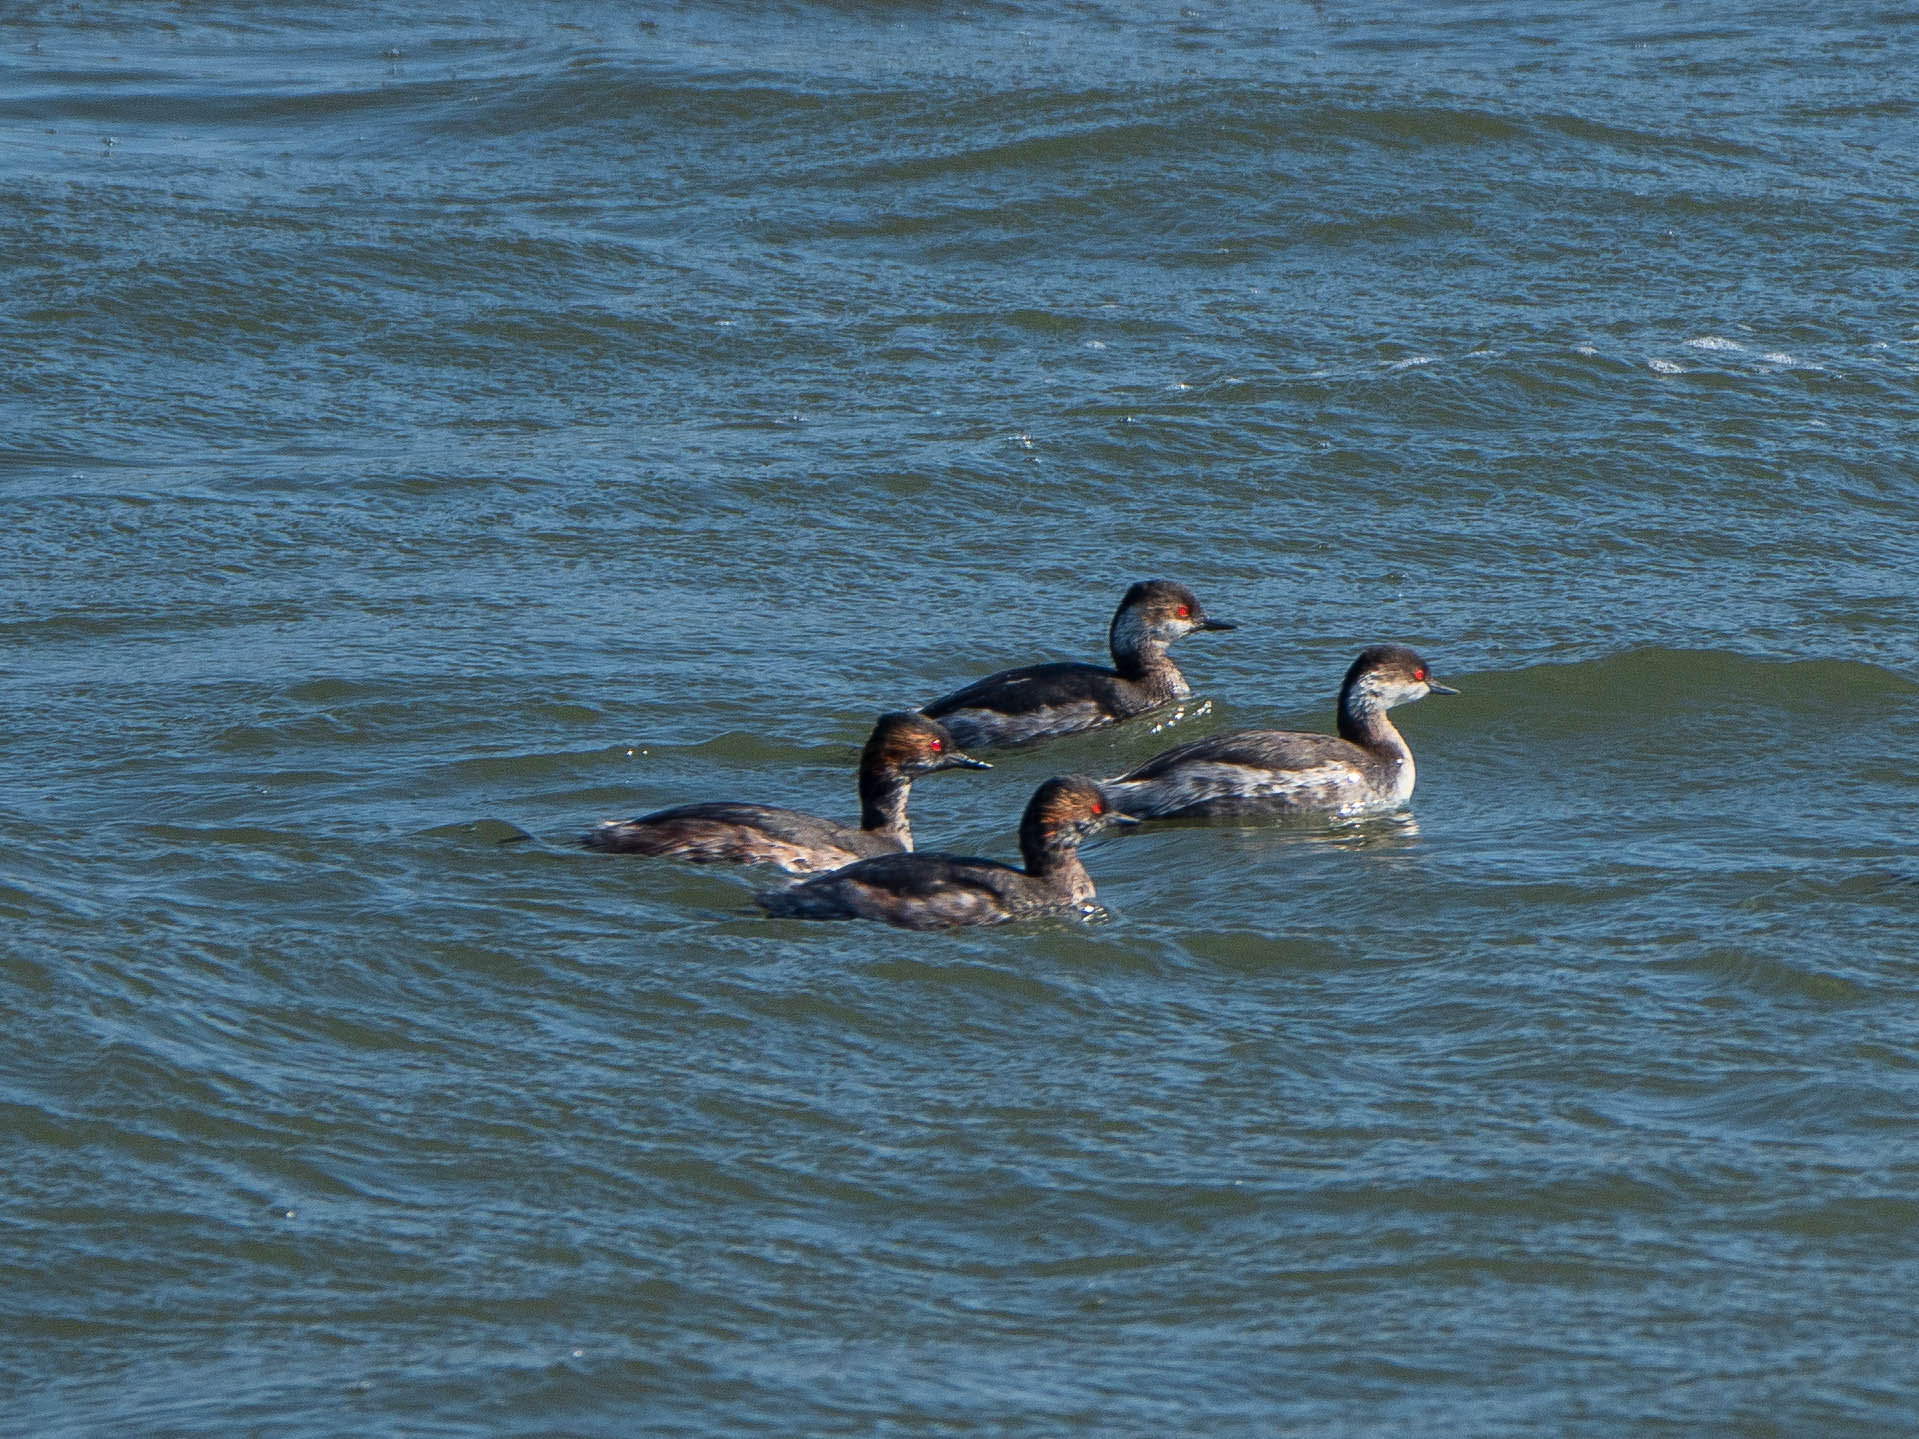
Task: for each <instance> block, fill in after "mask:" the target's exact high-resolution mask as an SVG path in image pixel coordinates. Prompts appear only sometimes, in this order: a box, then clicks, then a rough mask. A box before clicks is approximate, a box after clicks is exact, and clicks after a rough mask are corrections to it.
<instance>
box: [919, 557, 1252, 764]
mask: <svg viewBox="0 0 1919 1439" xmlns="http://www.w3.org/2000/svg"><path fill="white" fill-rule="evenodd" d="M1237 628H1238V626H1237V625H1232V624H1228V623H1227V622H1226V621H1225V620H1216V619H1212V618H1211V617H1209V616H1208V615H1207V613H1206V611H1205V610H1204V608H1202V607H1201V605H1200V602H1199V596H1197V595H1195V594H1194V593H1193V592H1192V591H1191V590H1189V589H1188V588H1186V586H1185V585H1182V584H1177V583H1175V582H1174V581H1172V580H1142V581H1141V582H1140V583H1138V584H1136V585H1134V586H1133V587H1132V588H1131V589H1129V590H1127V591H1126V595H1125V597H1124V598H1123V599H1121V600H1120V602H1119V609H1118V611H1117V612H1115V614H1114V615H1113V623H1112V626H1111V627H1110V629H1109V630H1108V634H1107V642H1108V647H1109V648H1110V649H1111V650H1112V654H1113V668H1112V669H1105V668H1103V667H1101V666H1099V665H1085V664H1066V663H1062V664H1044V665H1029V666H1027V667H1026V668H1024V669H1016V670H1002V671H1001V672H1000V673H998V674H995V675H988V676H987V677H986V678H985V679H982V680H975V681H973V683H972V684H970V685H967V686H966V687H965V688H964V689H958V690H954V691H953V693H951V694H949V695H945V696H942V697H941V698H939V699H936V700H934V701H933V702H932V703H931V704H929V705H925V706H923V707H922V709H921V711H920V713H922V714H925V715H930V716H931V717H932V718H934V719H936V720H938V721H939V722H940V723H941V724H943V725H945V726H946V727H947V728H948V729H949V730H951V731H952V732H953V738H954V739H956V740H958V741H959V742H960V743H961V744H962V745H964V746H965V747H966V748H968V749H985V748H987V747H989V746H992V745H1009V744H1030V743H1032V742H1034V741H1036V740H1045V739H1056V738H1058V737H1059V736H1061V735H1069V734H1078V733H1079V732H1080V731H1082V730H1089V729H1098V728H1100V727H1101V726H1103V725H1110V724H1117V723H1118V722H1119V721H1121V720H1123V719H1130V718H1132V716H1134V715H1137V714H1143V713H1145V712H1146V711H1147V710H1150V709H1157V708H1158V707H1159V706H1160V705H1163V704H1170V703H1171V702H1172V701H1174V700H1182V699H1185V698H1186V697H1187V696H1188V695H1190V694H1192V692H1193V689H1192V686H1191V685H1189V684H1187V683H1186V676H1184V675H1183V674H1181V673H1180V672H1179V669H1178V667H1177V666H1176V665H1174V663H1173V662H1172V661H1171V660H1170V659H1168V658H1167V656H1166V647H1167V646H1168V645H1170V644H1171V643H1172V642H1173V641H1174V640H1177V639H1180V638H1181V637H1183V636H1185V635H1189V634H1192V633H1193V632H1194V631H1195V630H1230V629H1237Z"/></svg>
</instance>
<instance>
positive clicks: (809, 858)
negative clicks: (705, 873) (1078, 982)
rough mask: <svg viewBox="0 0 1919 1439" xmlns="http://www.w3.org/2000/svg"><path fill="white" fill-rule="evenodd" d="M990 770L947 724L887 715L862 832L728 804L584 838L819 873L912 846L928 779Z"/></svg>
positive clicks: (597, 845) (864, 771)
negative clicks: (910, 806)
mask: <svg viewBox="0 0 1919 1439" xmlns="http://www.w3.org/2000/svg"><path fill="white" fill-rule="evenodd" d="M991 768H992V766H991V765H989V764H988V763H986V761H985V760H980V759H974V758H973V757H972V756H971V755H969V754H967V753H966V752H965V751H964V750H962V749H961V748H960V747H959V746H958V745H957V744H955V743H954V742H953V737H952V735H950V734H948V733H947V731H946V727H945V726H944V725H942V724H940V723H939V721H937V720H930V719H928V718H926V716H924V715H920V714H912V713H908V712H905V711H902V712H899V713H895V714H885V715H881V716H880V718H879V722H878V723H877V724H875V725H874V726H873V733H872V735H871V737H870V738H868V739H867V741H866V747H865V749H863V750H862V751H861V752H860V822H859V825H858V827H857V828H856V827H854V826H853V825H846V824H836V823H835V822H834V821H832V820H829V819H821V818H820V817H819V816H818V815H812V814H806V813H803V812H802V811H800V810H793V809H782V808H780V807H779V806H777V805H767V804H735V803H731V802H725V801H721V802H712V803H704V804H683V805H676V806H675V807H673V808H672V809H662V810H655V811H654V812H653V813H652V814H647V815H641V816H640V817H639V818H638V819H623V820H608V821H606V822H605V823H604V824H601V825H598V826H596V827H595V828H593V829H592V830H589V831H588V832H587V833H586V834H585V835H583V836H581V838H580V843H581V844H583V845H585V846H586V847H587V848H588V849H597V850H603V851H606V852H608V853H611V854H645V855H658V856H662V857H664V858H667V859H683V860H686V861H688V862H689V863H692V864H772V865H778V866H779V867H780V868H781V869H783V870H785V871H786V872H787V873H788V874H816V873H819V872H821V871H824V870H831V869H838V868H839V867H840V866H841V865H846V864H851V863H852V862H853V861H854V860H856V859H864V858H867V857H868V856H871V855H880V854H893V853H897V852H900V851H904V850H910V849H912V847H913V835H912V831H911V830H909V829H908V828H907V824H906V799H907V795H908V793H909V792H910V791H911V789H912V787H913V781H914V780H915V779H917V778H918V777H919V776H920V775H923V774H932V773H934V772H935V771H937V770H943V769H991Z"/></svg>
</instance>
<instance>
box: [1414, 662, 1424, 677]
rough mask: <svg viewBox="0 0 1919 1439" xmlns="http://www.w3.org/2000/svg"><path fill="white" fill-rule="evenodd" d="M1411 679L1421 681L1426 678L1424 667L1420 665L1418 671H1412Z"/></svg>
mask: <svg viewBox="0 0 1919 1439" xmlns="http://www.w3.org/2000/svg"><path fill="white" fill-rule="evenodd" d="M1413 678H1414V679H1416V680H1423V679H1425V678H1426V666H1424V665H1421V666H1420V667H1419V668H1418V669H1416V670H1414V671H1413Z"/></svg>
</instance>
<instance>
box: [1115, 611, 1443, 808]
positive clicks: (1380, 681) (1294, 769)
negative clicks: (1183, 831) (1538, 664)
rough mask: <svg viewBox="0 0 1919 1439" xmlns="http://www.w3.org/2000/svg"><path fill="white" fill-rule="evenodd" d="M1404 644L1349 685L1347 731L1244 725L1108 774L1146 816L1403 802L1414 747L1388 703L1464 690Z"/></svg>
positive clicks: (1342, 696) (1366, 658) (1128, 804)
mask: <svg viewBox="0 0 1919 1439" xmlns="http://www.w3.org/2000/svg"><path fill="white" fill-rule="evenodd" d="M1458 693H1459V691H1458V690H1456V689H1450V688H1448V687H1447V686H1445V685H1442V684H1439V683H1437V682H1436V681H1435V680H1434V679H1433V677H1432V673H1431V671H1429V670H1428V669H1427V668H1426V662H1425V661H1424V660H1422V659H1421V658H1420V657H1419V656H1418V655H1416V654H1414V653H1413V652H1412V651H1411V650H1409V649H1407V648H1406V647H1405V646H1404V645H1374V646H1373V647H1372V648H1371V649H1368V650H1365V651H1364V652H1362V653H1361V654H1360V656H1359V658H1358V659H1356V660H1354V661H1353V664H1352V668H1351V669H1349V670H1347V671H1346V680H1345V683H1344V684H1342V685H1341V686H1340V688H1339V734H1338V735H1337V736H1334V735H1326V734H1302V733H1299V732H1297V731H1294V730H1261V729H1254V730H1239V731H1236V732H1235V733H1232V734H1218V735H1211V736H1208V737H1207V738H1206V739H1201V740H1194V741H1193V742H1192V743H1190V744H1183V745H1179V746H1177V747H1176V748H1174V749H1169V750H1166V751H1165V752H1164V753H1162V754H1157V755H1154V756H1153V757H1152V758H1151V759H1149V760H1147V761H1146V763H1145V764H1143V765H1141V766H1139V768H1137V769H1135V770H1132V771H1131V772H1129V773H1127V774H1123V775H1121V776H1120V777H1119V778H1118V779H1112V780H1107V781H1106V788H1107V791H1108V792H1109V793H1110V794H1111V795H1112V796H1113V801H1114V803H1115V804H1118V805H1120V806H1121V807H1122V808H1123V809H1125V810H1126V812H1127V813H1129V814H1133V815H1137V816H1139V817H1140V818H1141V819H1171V818H1173V817H1174V816H1177V815H1193V816H1221V817H1230V816H1233V815H1248V816H1250V815H1261V814H1283V813H1286V812H1288V811H1300V810H1305V811H1325V812H1328V813H1332V814H1337V815H1355V814H1363V813H1365V812H1367V811H1369V810H1378V809H1391V808H1394V807H1396V806H1398V805H1403V804H1404V803H1405V802H1406V801H1407V800H1408V799H1409V798H1411V796H1412V792H1413V752H1412V751H1411V750H1410V749H1408V748H1407V747H1406V741H1405V740H1404V739H1402V738H1401V737H1400V733H1399V731H1398V730H1396V729H1394V728H1393V722H1392V721H1391V720H1390V719H1388V718H1387V717H1386V711H1388V710H1389V709H1391V708H1392V707H1393V706H1394V705H1401V704H1407V703H1409V702H1411V701H1413V700H1416V699H1424V698H1425V697H1426V696H1427V695H1454V694H1458Z"/></svg>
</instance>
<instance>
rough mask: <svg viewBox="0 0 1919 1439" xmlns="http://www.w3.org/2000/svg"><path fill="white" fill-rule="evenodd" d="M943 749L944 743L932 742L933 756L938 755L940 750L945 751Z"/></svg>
mask: <svg viewBox="0 0 1919 1439" xmlns="http://www.w3.org/2000/svg"><path fill="white" fill-rule="evenodd" d="M945 748H946V744H945V742H944V741H943V740H934V741H933V753H934V754H938V753H939V752H940V751H941V750H943V749H945Z"/></svg>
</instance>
